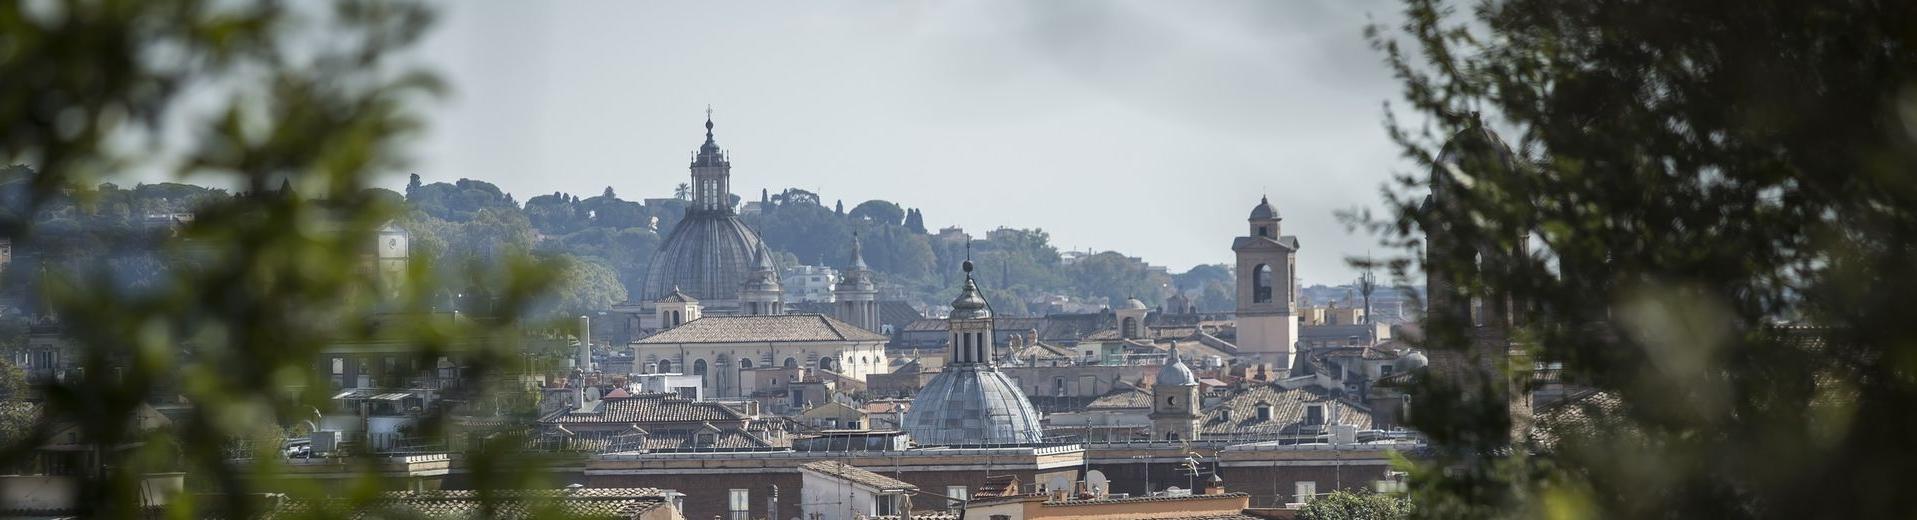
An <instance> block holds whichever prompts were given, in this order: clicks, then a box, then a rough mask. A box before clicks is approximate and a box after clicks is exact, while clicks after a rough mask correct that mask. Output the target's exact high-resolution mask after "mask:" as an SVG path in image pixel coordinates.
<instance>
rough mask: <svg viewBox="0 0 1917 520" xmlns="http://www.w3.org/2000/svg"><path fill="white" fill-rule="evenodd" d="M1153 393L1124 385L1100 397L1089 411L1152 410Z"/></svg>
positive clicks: (1089, 406) (1090, 405)
mask: <svg viewBox="0 0 1917 520" xmlns="http://www.w3.org/2000/svg"><path fill="white" fill-rule="evenodd" d="M1151 407H1152V393H1151V392H1147V391H1145V390H1143V389H1140V388H1138V387H1135V386H1131V385H1122V386H1119V387H1117V388H1113V389H1112V391H1110V392H1106V393H1105V395H1101V396H1098V399H1097V400H1094V401H1092V404H1089V405H1086V406H1085V409H1087V410H1113V409H1124V408H1151Z"/></svg>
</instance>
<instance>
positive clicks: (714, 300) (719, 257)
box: [638, 211, 772, 307]
mask: <svg viewBox="0 0 1917 520" xmlns="http://www.w3.org/2000/svg"><path fill="white" fill-rule="evenodd" d="M760 255H764V258H767V259H770V258H772V252H771V251H770V250H768V249H767V248H766V246H765V242H764V241H763V240H760V239H759V234H758V233H754V232H753V231H752V229H751V228H748V227H746V225H745V223H744V222H740V221H739V217H737V216H733V215H730V214H720V213H709V212H697V211H688V212H686V218H685V220H681V221H679V225H678V226H675V227H673V228H672V233H671V234H669V235H666V240H665V242H664V243H661V244H659V250H658V251H657V252H655V253H653V256H652V265H651V266H649V267H647V268H646V283H645V289H644V290H643V291H642V293H641V295H640V297H639V298H638V300H639V301H652V300H654V299H658V298H659V297H662V296H665V295H666V294H668V293H671V292H672V288H673V286H675V285H676V286H678V287H679V290H681V291H684V292H685V293H686V294H690V295H692V296H694V297H696V298H698V299H699V301H701V302H704V303H705V304H706V305H708V306H712V307H726V306H728V305H736V304H737V302H738V300H739V291H740V290H741V289H742V288H744V286H745V283H746V282H747V281H748V280H750V279H751V275H752V271H753V270H754V269H755V264H756V262H755V260H756V259H758V258H760V257H761V256H760Z"/></svg>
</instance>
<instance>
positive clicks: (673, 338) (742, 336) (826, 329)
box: [633, 314, 889, 345]
mask: <svg viewBox="0 0 1917 520" xmlns="http://www.w3.org/2000/svg"><path fill="white" fill-rule="evenodd" d="M887 339H889V338H887V337H886V336H885V335H883V334H879V333H876V332H872V331H868V330H865V329H861V328H858V327H856V326H853V325H852V324H850V323H846V322H843V321H839V319H838V318H833V317H831V316H826V315H823V314H784V315H776V316H704V317H701V318H699V319H696V320H692V321H690V322H686V324H684V325H680V326H678V327H673V328H670V329H666V330H664V331H661V332H659V333H658V334H653V335H651V336H647V337H645V338H642V339H640V340H638V341H634V342H633V343H638V344H649V345H659V344H672V343H742V342H761V341H885V340H887Z"/></svg>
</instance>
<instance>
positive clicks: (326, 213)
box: [0, 0, 604, 518]
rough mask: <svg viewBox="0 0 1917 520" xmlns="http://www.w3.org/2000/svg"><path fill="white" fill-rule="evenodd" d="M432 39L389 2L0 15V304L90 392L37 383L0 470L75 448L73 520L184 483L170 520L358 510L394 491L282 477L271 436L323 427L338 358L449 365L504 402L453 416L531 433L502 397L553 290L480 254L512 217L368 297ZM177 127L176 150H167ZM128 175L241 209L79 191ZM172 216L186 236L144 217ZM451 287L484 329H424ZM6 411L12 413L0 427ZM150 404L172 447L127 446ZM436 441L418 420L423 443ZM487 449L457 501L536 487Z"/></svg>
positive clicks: (183, 0)
mask: <svg viewBox="0 0 1917 520" xmlns="http://www.w3.org/2000/svg"><path fill="white" fill-rule="evenodd" d="M431 20H432V16H431V13H430V12H429V11H428V10H427V9H425V8H423V7H422V6H421V5H419V4H417V3H413V2H404V1H354V0H341V1H335V2H327V3H310V4H300V5H298V6H289V5H287V4H285V3H282V2H271V1H257V2H255V1H217V2H216V1H198V0H142V1H137V2H119V1H109V2H0V77H5V78H7V80H6V81H0V163H4V164H18V165H25V167H16V168H13V169H11V170H9V172H8V173H7V175H6V178H5V179H0V198H4V199H5V204H4V206H5V207H6V210H7V211H6V212H5V214H0V237H5V238H7V239H9V240H11V241H12V244H13V245H14V246H15V247H16V250H17V251H22V252H25V253H27V257H26V258H23V259H22V261H18V262H16V263H15V265H14V267H15V269H12V270H10V271H9V280H10V281H12V280H14V279H15V278H16V277H15V276H14V273H16V272H18V273H26V274H29V275H30V278H31V279H32V282H33V283H31V284H12V283H9V287H10V289H11V288H12V287H14V286H16V285H19V286H21V288H22V290H23V291H25V293H24V294H23V295H21V296H20V297H19V298H18V299H17V301H19V302H20V303H21V304H22V305H23V306H24V307H25V310H28V311H29V312H32V313H34V314H35V315H37V316H39V317H41V318H43V319H48V318H56V317H57V325H58V329H59V330H60V331H62V332H63V334H64V336H65V337H66V338H67V339H69V340H71V341H73V342H74V343H75V344H76V345H77V348H76V349H75V350H74V352H76V353H77V354H78V355H79V356H80V357H81V359H80V361H79V364H80V365H81V369H82V371H83V373H84V374H87V376H85V377H75V378H66V379H60V380H40V381H38V382H36V385H37V386H35V387H34V388H33V392H35V393H37V394H38V395H39V397H40V399H41V400H40V402H39V403H38V405H37V407H36V408H35V409H34V410H33V413H34V414H35V415H34V420H32V421H30V424H27V425H25V426H24V427H23V428H11V427H10V428H9V431H8V433H9V435H8V439H7V440H8V441H9V442H7V443H6V445H5V446H4V447H0V462H5V463H7V464H8V465H9V466H13V465H15V464H16V463H18V462H19V461H22V460H25V459H28V458H30V457H31V456H32V454H33V453H34V450H35V449H36V448H38V447H39V446H41V445H42V444H43V443H44V442H45V441H46V440H47V438H48V435H50V434H51V433H52V432H53V431H54V430H55V428H62V429H64V428H74V429H75V430H74V431H75V432H76V433H77V436H78V438H79V439H82V441H81V442H82V443H84V444H85V445H88V446H91V447H92V449H91V451H92V452H93V453H94V454H95V455H96V456H97V460H96V461H95V462H94V463H93V464H91V465H90V466H89V467H86V468H82V470H81V471H79V472H78V473H77V474H76V475H75V476H76V477H77V478H79V479H81V484H80V485H79V486H77V487H76V493H78V494H79V496H78V497H76V500H75V502H74V503H75V504H78V506H79V507H81V508H82V510H81V511H79V513H80V515H81V516H83V517H102V518H129V517H135V516H140V515H142V514H148V513H153V511H151V510H150V509H149V508H150V506H151V504H147V503H145V502H144V501H143V500H142V487H143V479H144V477H145V476H146V475H149V474H153V473H160V472H170V471H184V472H186V473H187V474H188V475H190V477H189V479H188V486H189V491H190V493H189V494H187V495H181V496H179V497H176V500H175V501H174V502H172V503H170V504H169V505H168V506H167V507H166V508H167V510H166V511H164V512H160V513H158V514H163V515H165V516H175V517H181V518H191V517H202V516H218V517H226V518H247V517H252V516H255V515H256V514H258V513H259V512H261V511H262V510H263V508H264V507H267V506H266V503H265V502H262V501H261V500H260V498H261V496H262V495H261V494H262V493H265V492H269V491H270V492H282V493H289V494H291V495H292V496H294V497H315V496H321V495H330V496H333V497H336V498H338V499H340V500H337V501H332V502H327V503H328V504H332V505H334V506H338V507H344V508H352V507H356V506H357V505H358V504H364V503H366V502H368V501H369V500H371V499H373V498H374V493H375V492H376V491H377V490H380V489H386V488H391V487H392V485H393V483H383V482H379V479H380V478H381V477H379V476H377V475H374V474H371V473H370V472H369V473H367V474H364V475H361V476H360V477H358V478H357V479H356V481H354V482H350V483H347V484H345V485H343V486H341V487H339V488H332V489H322V487H321V485H319V484H317V483H313V482H308V481H303V480H299V479H284V478H280V476H282V475H283V471H284V469H285V462H284V461H283V459H282V457H281V456H280V442H279V441H280V436H281V434H282V432H283V431H284V430H283V427H284V426H285V425H289V424H293V423H296V422H299V421H301V420H304V419H306V418H309V417H311V415H312V414H313V411H314V410H315V409H317V408H318V407H323V406H328V404H327V400H328V397H329V396H328V395H327V394H329V393H330V391H329V390H330V387H329V385H328V384H327V383H326V381H324V380H321V379H319V376H318V374H317V372H318V371H317V370H314V367H315V365H316V360H317V359H318V357H317V354H318V353H319V352H320V351H321V350H323V349H325V348H327V347H329V346H333V345H338V344H345V343H353V342H366V341H396V342H400V343H402V344H407V345H413V346H415V347H416V348H415V349H414V350H413V352H412V355H413V356H415V360H416V361H419V362H423V363H426V364H425V365H424V366H432V365H431V364H430V363H432V362H434V361H435V360H438V359H439V358H441V357H442V356H454V357H457V358H458V359H460V360H462V363H463V365H464V368H465V376H466V377H467V378H469V379H470V383H471V384H470V385H469V386H467V387H464V388H463V389H462V392H465V394H463V395H460V396H459V397H460V399H461V400H462V401H464V402H468V403H490V404H511V405H510V406H493V407H491V408H489V409H488V410H487V411H484V412H481V411H468V413H471V414H473V415H480V414H482V413H493V414H506V415H511V414H520V415H522V416H523V415H524V414H526V413H529V411H528V410H526V409H525V408H524V407H523V406H524V404H526V403H527V401H526V400H525V399H524V396H523V392H524V390H523V387H519V386H518V385H517V384H515V383H513V382H508V380H509V379H511V376H514V375H516V374H519V373H520V372H521V370H523V364H524V363H525V360H526V359H527V357H526V356H524V355H522V353H523V352H526V351H528V350H539V347H540V346H541V345H545V344H547V343H550V342H541V341H538V338H537V337H536V336H534V335H529V334H528V331H529V330H540V329H542V328H543V327H540V326H539V324H535V323H528V322H524V321H522V319H521V317H522V316H527V315H528V314H529V313H531V312H533V311H535V310H537V309H538V306H539V305H540V304H541V303H542V302H549V301H551V300H552V298H551V297H550V292H549V291H548V290H547V289H546V288H547V287H549V286H551V285H552V284H554V283H555V282H556V280H557V276H558V275H556V274H555V272H554V270H553V269H548V268H545V267H542V266H540V265H538V264H537V263H536V262H534V261H533V260H531V259H530V258H528V257H526V256H524V255H523V252H524V251H525V249H526V247H525V245H526V244H527V243H528V242H529V240H528V239H527V237H526V236H525V234H518V235H515V234H513V233H511V232H508V231H496V230H500V229H507V228H511V227H512V226H514V225H515V224H516V223H518V224H521V225H523V221H524V217H523V215H520V213H519V212H518V211H516V209H515V211H512V212H510V214H509V215H507V214H494V215H492V216H491V217H490V219H489V218H488V217H487V216H486V215H485V214H484V213H483V212H482V213H480V214H477V215H475V216H474V217H473V218H472V219H471V220H472V221H473V222H477V223H478V224H474V225H476V226H480V227H483V228H485V229H486V230H487V231H488V232H493V233H495V235H496V236H489V240H486V241H474V242H462V243H460V244H458V246H459V247H469V248H479V249H484V251H483V253H484V254H488V255H493V256H492V257H491V258H493V261H491V262H486V263H484V264H474V265H466V266H458V267H456V268H451V269H441V270H438V271H435V270H433V269H430V268H431V267H433V266H430V265H426V264H424V263H419V262H416V263H414V264H413V267H411V269H410V271H409V272H407V273H405V278H406V279H407V282H408V283H406V284H402V285H400V286H399V287H400V288H401V290H399V291H398V292H397V293H389V292H387V290H386V289H387V288H385V287H381V286H380V285H379V284H378V283H376V281H375V280H376V279H377V278H378V277H377V276H373V275H372V274H373V273H369V266H368V263H369V262H368V258H369V256H370V254H371V246H372V244H374V242H373V238H374V236H375V232H376V231H377V230H378V229H380V228H381V227H383V226H385V225H387V224H388V223H389V222H392V221H394V220H395V219H401V220H402V221H405V218H406V217H407V215H405V214H404V208H403V207H402V206H400V205H399V204H398V198H397V197H395V196H393V194H391V193H390V192H383V191H379V190H367V189H366V188H367V186H369V185H371V184H372V182H373V181H374V180H376V175H377V174H379V173H380V172H390V171H395V170H398V169H400V168H401V167H402V166H403V165H404V159H405V157H404V155H403V154H402V153H401V151H402V148H403V144H404V142H405V138H407V137H409V136H411V135H412V134H414V133H415V131H416V130H417V129H418V128H419V126H420V119H419V117H418V113H417V111H416V110H417V108H418V107H421V106H423V103H425V102H427V101H429V100H430V99H431V98H432V97H433V96H435V95H436V94H437V93H439V92H440V91H441V90H442V87H441V85H440V84H439V82H438V81H437V80H436V79H435V78H434V77H433V76H432V75H430V74H428V73H425V72H422V71H419V70H416V69H413V68H412V67H410V66H408V65H406V64H405V63H402V62H400V61H399V60H396V59H394V57H393V56H394V55H395V54H396V53H398V52H400V51H401V50H403V49H405V48H407V47H408V46H410V45H411V44H413V43H414V42H415V41H416V39H417V38H418V37H419V36H420V35H421V34H423V33H424V30H425V29H426V28H427V27H428V26H429V25H430V22H431ZM320 42H323V44H320ZM169 121H181V122H184V124H185V125H186V128H187V131H186V132H185V134H186V135H188V136H189V137H187V138H186V139H185V140H180V139H178V138H175V137H173V136H174V134H173V133H172V132H167V131H164V130H163V123H167V122H169ZM28 168H30V169H28ZM130 168H158V169H162V170H167V171H177V172H178V173H180V174H181V175H183V176H185V175H192V176H196V178H203V179H204V178H210V179H217V181H218V182H216V184H219V185H228V186H236V187H239V190H238V191H240V192H241V193H240V194H236V195H227V194H224V193H220V192H217V191H214V190H204V189H199V188H195V187H192V186H186V185H179V184H160V185H143V186H137V187H135V188H134V189H132V190H124V189H121V188H118V187H115V186H112V185H110V184H109V185H101V186H98V187H91V186H93V185H94V183H95V182H97V181H98V180H100V179H105V178H109V177H111V176H112V175H114V174H116V173H119V172H121V171H124V170H126V169H130ZM188 209H190V210H191V212H192V213H193V215H192V218H191V219H190V221H175V220H171V219H162V220H165V222H160V223H158V224H159V225H154V224H155V222H153V219H152V218H149V216H151V215H156V214H164V213H171V212H181V211H185V210H188ZM513 216H518V217H517V218H518V221H517V222H515V221H513V220H512V217H513ZM452 250H454V248H453V245H451V244H449V245H446V246H445V247H443V248H442V249H441V251H452ZM129 273H131V274H129ZM588 274H590V275H592V276H600V275H603V274H604V273H588ZM445 279H463V280H466V281H468V282H469V283H470V284H471V285H474V286H484V287H486V288H487V298H486V300H487V301H486V303H487V305H485V307H486V312H485V313H483V314H479V315H476V316H473V317H471V318H470V319H463V320H445V319H429V318H430V317H431V316H432V313H431V311H432V310H433V309H434V308H435V306H434V303H435V302H434V298H435V295H437V294H440V293H441V292H442V291H441V288H440V287H439V286H438V283H439V282H441V281H443V280H445ZM379 316H385V317H388V319H374V318H376V317H379ZM393 317H398V319H392V318H393ZM17 372H18V369H17V368H12V367H8V368H7V369H6V374H0V379H5V380H7V381H13V380H15V379H17V378H16V377H15V374H16V373H17ZM10 388H11V386H10ZM18 393H19V392H18V391H17V390H10V391H9V392H8V394H9V395H8V396H6V397H8V398H9V399H7V402H6V403H5V405H6V406H8V407H9V411H11V410H12V407H13V406H14V405H16V404H18V401H17V400H14V399H13V397H15V396H17V395H18ZM150 400H158V401H165V402H178V403H184V404H185V405H186V408H185V410H184V411H183V412H182V413H181V414H180V415H179V416H178V417H177V419H176V421H175V422H174V423H173V426H172V427H171V428H164V429H158V430H148V429H143V428H136V427H134V425H133V424H130V421H129V418H132V417H135V416H136V412H138V410H139V409H141V408H142V407H143V406H145V403H147V402H148V401H150ZM442 419H443V418H442ZM7 422H8V424H9V425H14V424H15V421H13V419H12V415H11V414H9V415H8V419H7ZM447 432H448V430H447V425H446V424H445V423H444V422H443V421H441V420H430V421H428V422H427V423H426V425H425V426H424V427H422V428H420V431H419V432H417V433H419V434H421V435H425V436H437V437H439V438H444V437H445V436H446V435H447ZM480 433H486V432H480ZM494 433H496V434H498V435H505V437H499V436H496V438H497V439H500V441H499V442H492V443H486V444H485V445H483V446H480V447H476V448H474V449H476V450H485V451H484V452H483V453H478V454H475V455H469V456H468V457H467V460H471V461H474V463H473V464H471V471H472V479H471V480H472V482H473V483H474V485H476V486H478V487H481V488H483V489H494V488H505V487H525V486H536V485H538V484H539V483H540V482H539V480H540V478H541V476H540V475H539V474H537V472H532V471H526V470H525V468H528V467H536V463H537V461H536V460H531V459H529V457H533V455H530V454H528V453H526V452H524V450H512V449H509V447H512V446H514V445H515V444H514V443H513V442H509V441H510V433H509V432H494ZM363 465H364V464H363V463H354V467H359V466H363ZM364 466H365V467H368V468H370V465H364ZM329 513H338V511H337V510H334V511H314V512H312V513H311V514H310V515H309V516H312V517H315V518H325V517H333V516H337V515H336V514H329Z"/></svg>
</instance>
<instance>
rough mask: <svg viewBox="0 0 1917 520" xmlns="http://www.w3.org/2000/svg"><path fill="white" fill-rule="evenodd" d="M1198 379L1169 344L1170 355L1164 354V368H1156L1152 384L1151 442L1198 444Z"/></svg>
mask: <svg viewBox="0 0 1917 520" xmlns="http://www.w3.org/2000/svg"><path fill="white" fill-rule="evenodd" d="M1199 388H1200V387H1199V386H1198V377H1197V376H1196V375H1194V374H1192V372H1191V367H1190V366H1186V365H1185V360H1184V359H1182V358H1180V357H1179V356H1178V345H1176V344H1173V345H1172V348H1171V353H1169V354H1166V356H1165V364H1164V365H1163V366H1160V367H1159V368H1158V378H1157V379H1156V380H1155V381H1154V382H1153V383H1152V401H1153V402H1152V412H1151V414H1150V415H1148V417H1149V418H1150V419H1151V420H1152V438H1153V439H1160V440H1167V441H1195V440H1198V423H1199V414H1198V410H1199V404H1200V403H1201V402H1202V397H1200V396H1199V395H1198V392H1199Z"/></svg>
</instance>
